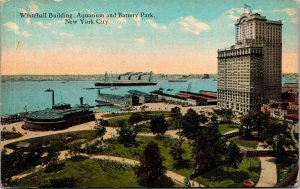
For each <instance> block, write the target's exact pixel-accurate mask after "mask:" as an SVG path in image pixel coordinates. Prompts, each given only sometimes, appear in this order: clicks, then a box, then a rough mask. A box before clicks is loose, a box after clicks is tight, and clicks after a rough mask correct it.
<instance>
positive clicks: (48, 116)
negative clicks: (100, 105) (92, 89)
mask: <svg viewBox="0 0 300 189" xmlns="http://www.w3.org/2000/svg"><path fill="white" fill-rule="evenodd" d="M89 109H90V106H87V105H83V106H77V107H73V108H72V107H70V108H64V109H57V107H55V108H51V109H50V108H47V109H45V110H40V111H35V112H32V113H30V114H28V115H27V116H26V118H27V119H35V120H59V119H64V118H65V117H66V116H68V115H71V114H80V113H83V112H86V111H90V110H89Z"/></svg>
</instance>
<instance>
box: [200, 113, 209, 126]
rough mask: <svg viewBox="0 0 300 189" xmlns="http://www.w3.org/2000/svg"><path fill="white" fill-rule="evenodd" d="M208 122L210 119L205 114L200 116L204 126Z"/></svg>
mask: <svg viewBox="0 0 300 189" xmlns="http://www.w3.org/2000/svg"><path fill="white" fill-rule="evenodd" d="M207 121H208V118H207V117H206V115H205V114H200V115H199V122H200V123H202V124H205V123H206V122H207Z"/></svg>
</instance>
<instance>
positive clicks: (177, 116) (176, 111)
mask: <svg viewBox="0 0 300 189" xmlns="http://www.w3.org/2000/svg"><path fill="white" fill-rule="evenodd" d="M170 117H171V121H172V122H173V124H174V126H175V128H176V129H181V126H182V124H181V121H182V114H181V110H180V108H179V107H177V106H176V107H174V108H172V109H171V112H170Z"/></svg>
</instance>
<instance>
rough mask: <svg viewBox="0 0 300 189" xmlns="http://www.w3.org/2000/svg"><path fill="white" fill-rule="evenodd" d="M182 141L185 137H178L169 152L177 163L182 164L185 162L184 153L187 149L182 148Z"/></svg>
mask: <svg viewBox="0 0 300 189" xmlns="http://www.w3.org/2000/svg"><path fill="white" fill-rule="evenodd" d="M182 143H183V139H176V141H175V142H174V143H173V145H172V146H171V150H170V152H169V154H170V155H171V156H172V157H173V159H174V161H175V162H176V164H177V165H181V164H182V163H183V158H182V154H184V153H185V150H184V149H183V148H182Z"/></svg>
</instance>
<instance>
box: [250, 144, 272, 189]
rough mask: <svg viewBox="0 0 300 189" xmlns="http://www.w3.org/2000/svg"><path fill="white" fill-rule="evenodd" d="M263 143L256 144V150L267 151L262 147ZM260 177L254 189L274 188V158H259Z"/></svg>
mask: <svg viewBox="0 0 300 189" xmlns="http://www.w3.org/2000/svg"><path fill="white" fill-rule="evenodd" d="M263 146H264V144H263V143H258V146H257V148H256V150H268V149H267V148H264V147H263ZM259 159H260V166H261V171H260V177H259V180H258V182H257V184H256V186H255V187H274V186H275V184H276V183H277V167H276V162H275V161H276V158H274V157H260V158H259Z"/></svg>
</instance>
